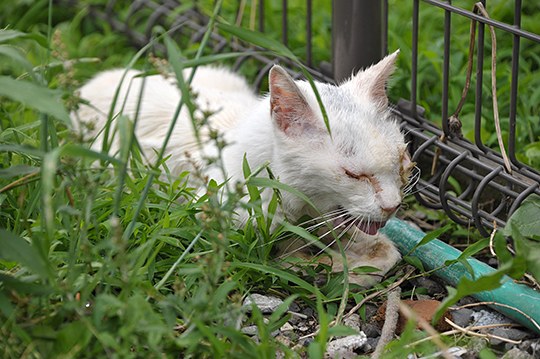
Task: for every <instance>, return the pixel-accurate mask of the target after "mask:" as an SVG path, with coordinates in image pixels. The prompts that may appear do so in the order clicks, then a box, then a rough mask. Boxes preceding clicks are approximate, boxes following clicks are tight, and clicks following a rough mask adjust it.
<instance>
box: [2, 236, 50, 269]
mask: <svg viewBox="0 0 540 359" xmlns="http://www.w3.org/2000/svg"><path fill="white" fill-rule="evenodd" d="M0 258H2V259H6V260H9V261H14V262H17V263H19V264H21V265H22V266H24V267H27V268H28V269H30V270H31V271H32V272H33V273H34V274H37V275H39V276H40V277H44V278H46V277H49V276H50V275H51V273H52V272H51V269H50V267H49V263H47V262H46V261H45V260H44V259H43V258H42V257H41V255H40V254H39V252H38V251H37V250H36V248H34V247H33V246H32V245H30V244H29V243H28V242H27V241H26V240H24V239H23V238H21V237H19V236H17V235H15V234H13V233H11V232H8V231H6V230H5V229H0Z"/></svg>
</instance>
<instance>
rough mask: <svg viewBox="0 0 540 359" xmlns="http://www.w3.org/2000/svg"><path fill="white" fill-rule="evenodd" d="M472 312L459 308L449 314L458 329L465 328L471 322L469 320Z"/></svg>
mask: <svg viewBox="0 0 540 359" xmlns="http://www.w3.org/2000/svg"><path fill="white" fill-rule="evenodd" d="M473 313H474V311H473V310H472V309H469V308H461V309H457V310H454V311H452V312H451V313H450V314H451V315H452V321H453V322H454V323H456V324H457V325H459V326H460V327H466V326H468V325H469V323H470V322H471V318H472V315H473Z"/></svg>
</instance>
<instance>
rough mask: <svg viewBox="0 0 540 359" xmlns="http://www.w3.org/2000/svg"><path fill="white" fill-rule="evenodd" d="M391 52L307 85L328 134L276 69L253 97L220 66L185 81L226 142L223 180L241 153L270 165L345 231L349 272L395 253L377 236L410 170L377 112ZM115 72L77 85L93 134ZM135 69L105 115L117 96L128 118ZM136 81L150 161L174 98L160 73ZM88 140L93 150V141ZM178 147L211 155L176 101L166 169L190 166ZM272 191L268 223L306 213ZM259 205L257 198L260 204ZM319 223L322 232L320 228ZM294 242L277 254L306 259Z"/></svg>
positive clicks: (362, 280)
mask: <svg viewBox="0 0 540 359" xmlns="http://www.w3.org/2000/svg"><path fill="white" fill-rule="evenodd" d="M396 55H397V52H396V53H394V54H392V55H389V56H388V57H386V58H385V59H383V60H382V61H381V62H379V63H378V64H377V65H375V66H372V67H371V68H370V69H368V70H365V71H364V72H361V73H359V74H358V75H356V76H354V77H353V78H351V80H349V81H348V82H346V83H344V84H342V85H341V86H339V87H336V86H333V85H328V84H322V83H317V89H318V92H319V93H320V95H321V99H322V102H323V104H324V106H325V109H326V111H327V113H328V118H329V123H330V128H331V136H330V135H329V133H328V131H327V129H326V126H325V124H324V121H323V116H322V112H321V110H320V107H319V105H318V103H317V101H316V97H315V95H314V93H313V90H312V89H311V87H310V85H309V84H308V83H307V82H304V81H293V80H292V79H291V78H290V77H289V76H288V75H287V74H286V73H285V72H284V70H283V69H281V68H279V67H274V68H273V69H272V70H271V72H270V77H269V83H270V95H269V96H267V97H264V98H259V97H257V96H256V95H255V94H254V92H253V91H252V90H251V89H250V87H249V85H248V84H247V83H246V81H245V80H244V79H243V78H241V77H240V76H238V75H236V74H234V73H232V72H230V71H228V70H225V69H220V68H211V67H203V68H200V69H198V70H197V71H196V74H195V77H194V79H193V82H192V84H191V87H192V89H193V91H194V92H195V93H196V94H197V96H196V104H197V108H198V109H200V110H201V111H203V112H204V111H207V112H210V113H213V115H211V116H210V117H209V123H210V126H211V127H212V128H214V129H216V130H218V131H220V132H222V133H223V134H224V137H225V139H226V141H227V142H228V143H229V145H228V146H226V147H225V149H224V151H223V164H224V168H225V170H226V176H227V178H229V179H230V180H231V181H232V182H236V181H241V180H243V172H242V159H243V157H244V154H245V155H246V156H247V159H248V162H249V164H250V166H251V168H257V167H258V166H260V165H263V164H264V163H267V162H268V163H270V168H271V169H272V172H273V173H274V174H275V176H276V177H277V178H279V180H280V181H281V182H283V183H286V184H287V185H289V186H291V187H294V188H295V189H297V190H299V191H301V192H302V193H304V194H305V195H307V196H308V197H309V198H310V199H311V201H312V202H313V203H314V204H315V205H316V206H317V208H318V210H319V211H320V213H323V214H326V215H325V216H322V217H320V219H319V221H320V222H324V221H326V222H328V223H330V224H331V225H333V226H334V228H335V231H334V232H335V233H337V234H338V235H343V233H344V232H347V236H342V238H347V239H345V240H344V243H347V244H348V246H347V251H346V253H347V259H348V262H349V268H350V269H352V268H354V267H358V266H364V265H369V266H374V267H377V268H379V269H381V272H383V273H385V272H386V271H388V269H389V268H391V267H392V266H393V265H394V264H395V263H396V262H397V261H398V260H399V257H400V256H399V253H398V252H397V250H396V249H395V247H394V246H393V245H392V244H391V243H390V242H389V241H388V239H386V238H385V237H384V236H383V235H381V234H378V233H377V232H378V229H379V228H380V227H381V226H383V225H384V223H385V221H386V220H387V219H388V218H389V217H390V216H391V215H392V214H393V213H394V212H395V211H396V209H397V207H398V206H399V204H400V202H401V199H402V188H403V186H404V185H405V184H406V182H407V176H408V172H409V169H410V166H411V163H410V160H409V157H408V155H407V153H406V146H405V142H404V139H403V135H402V134H401V132H400V130H399V127H398V125H397V124H396V123H395V121H394V120H392V119H391V118H390V113H389V111H388V109H387V98H386V94H385V84H386V80H387V78H388V76H389V75H390V74H391V72H392V71H393V65H394V61H395V57H396ZM122 72H123V71H121V70H114V71H111V72H106V73H103V74H101V75H99V76H98V77H96V78H95V79H93V80H91V81H90V82H89V83H88V84H87V85H85V86H84V87H83V88H82V89H81V97H82V98H83V99H85V100H88V101H89V102H90V103H91V104H92V105H93V106H95V108H91V107H89V106H82V107H81V109H80V110H79V111H78V113H77V116H76V118H78V120H79V121H83V122H94V124H95V129H96V132H95V133H97V131H99V130H101V129H102V128H103V127H104V125H105V123H106V118H107V113H108V111H109V109H110V107H111V103H112V98H113V97H114V92H115V90H116V87H117V85H118V83H119V82H120V78H121V76H122ZM135 74H136V73H135V72H133V71H130V72H129V73H128V76H127V81H125V84H126V85H125V86H123V87H122V90H121V91H120V94H119V96H118V98H119V101H118V104H117V106H116V108H115V112H114V113H116V112H119V110H120V108H121V103H122V102H124V101H125V106H124V108H123V114H124V115H127V116H129V117H131V118H133V117H134V114H135V110H136V108H137V102H138V97H139V90H140V86H141V83H142V79H141V78H133V79H132V80H131V81H132V84H131V89H130V91H129V95H127V97H126V89H127V84H129V83H130V79H131V78H132V77H133V76H134V75H135ZM145 82H146V84H145V88H144V95H143V97H142V102H141V108H140V112H139V120H138V124H137V127H136V135H137V139H138V141H139V143H140V144H141V147H142V149H143V151H144V153H145V155H146V156H147V157H148V158H149V160H150V161H151V162H153V160H154V159H155V157H156V156H155V153H156V152H157V151H159V149H160V148H161V145H162V143H163V140H164V138H165V134H166V132H167V128H168V126H169V124H170V121H171V119H172V118H173V115H174V112H175V109H176V107H177V105H178V102H179V101H180V95H179V91H178V88H177V86H176V85H175V84H174V83H173V82H172V81H171V80H166V79H164V78H163V77H161V76H152V77H148V78H146V80H145ZM96 109H98V111H96ZM199 115H200V113H199ZM95 133H94V134H95ZM202 136H203V142H205V139H206V137H207V136H208V133H207V132H205V131H203V132H202ZM117 137H118V136H117ZM209 143H211V141H210V142H209ZM94 146H95V147H97V148H100V146H101V138H100V137H98V140H97V141H96V142H95V144H94ZM115 148H117V142H113V147H112V151H114V150H115ZM186 152H189V153H190V161H191V162H193V161H194V162H196V163H198V164H200V165H203V162H204V161H203V153H204V154H206V155H215V154H216V153H217V149H216V148H215V147H213V145H212V144H208V145H205V147H204V148H203V149H202V150H201V149H200V148H199V147H198V146H197V141H196V139H195V136H194V134H193V130H192V122H191V119H190V116H189V114H188V112H187V110H186V109H185V106H184V110H183V111H182V113H181V114H180V117H179V120H178V123H177V125H176V128H175V130H174V132H173V135H172V137H171V139H170V141H169V145H168V148H167V151H166V156H169V155H170V158H169V160H168V161H167V165H168V167H169V168H170V170H171V172H172V173H173V174H174V175H178V174H180V173H181V172H182V171H185V170H190V169H191V168H190V165H189V163H190V161H187V160H186ZM207 174H208V175H209V176H210V177H212V178H215V179H216V180H218V182H220V181H223V180H225V178H223V174H222V172H221V171H220V170H218V169H217V168H215V167H209V168H208V169H207ZM265 193H266V196H267V197H264V198H263V201H268V200H269V197H270V191H265ZM282 196H283V205H282V207H281V209H280V210H278V212H277V216H278V219H281V218H284V217H287V218H288V219H290V220H292V221H294V220H297V219H299V218H300V217H302V216H303V215H306V214H308V215H315V214H316V213H315V212H314V211H313V210H312V209H311V208H310V207H309V206H308V205H307V204H306V203H305V202H304V201H303V200H301V199H300V198H299V197H298V196H296V195H294V194H291V193H288V192H286V191H284V192H283V193H282ZM266 207H267V203H265V204H263V208H266ZM240 220H241V221H242V220H245V218H241V219H240ZM321 228H325V230H324V231H327V228H328V227H327V226H326V227H325V226H322V227H321ZM326 237H329V235H327V236H326ZM351 238H352V239H353V240H351ZM323 240H324V239H323ZM326 241H328V240H327V239H326ZM330 243H332V241H330ZM303 247H304V246H303V245H302V244H300V242H299V241H292V242H288V243H284V244H283V245H282V250H283V251H286V252H288V253H297V252H298V253H303V254H302V255H306V253H305V252H303V251H302V250H299V249H300V248H303ZM324 260H328V257H326V259H324ZM332 260H333V264H332V265H333V269H334V270H336V271H339V270H342V268H343V266H342V263H341V259H340V255H339V254H338V255H334V256H332ZM351 280H352V281H353V282H356V283H359V284H368V283H370V282H372V280H370V279H369V278H367V277H365V276H364V277H355V276H354V275H353V276H351Z"/></svg>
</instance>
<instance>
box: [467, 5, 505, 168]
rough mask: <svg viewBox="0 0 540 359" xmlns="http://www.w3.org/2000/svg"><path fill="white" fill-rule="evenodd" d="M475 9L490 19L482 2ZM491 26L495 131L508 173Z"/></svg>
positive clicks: (491, 28) (495, 49)
mask: <svg viewBox="0 0 540 359" xmlns="http://www.w3.org/2000/svg"><path fill="white" fill-rule="evenodd" d="M474 8H475V10H478V11H479V12H480V13H481V14H482V15H483V16H484V17H485V18H486V19H489V14H488V12H487V11H486V9H485V8H484V5H482V3H481V2H477V3H476V4H474ZM488 26H489V32H490V34H491V94H492V96H493V118H494V120H495V131H496V132H497V140H498V141H499V147H500V150H501V155H502V158H503V160H504V166H505V169H506V171H507V172H508V173H510V174H511V173H512V166H511V165H510V160H509V159H508V156H507V155H506V150H505V148H504V142H503V139H502V132H501V122H500V120H499V105H498V102H497V61H496V60H497V37H496V36H495V29H493V26H492V25H488Z"/></svg>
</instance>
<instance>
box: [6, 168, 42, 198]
mask: <svg viewBox="0 0 540 359" xmlns="http://www.w3.org/2000/svg"><path fill="white" fill-rule="evenodd" d="M40 172H41V171H40V170H38V171H35V172H32V173H29V174H27V175H26V176H22V177H21V178H19V179H18V180H15V181H13V182H11V183H10V184H8V185H6V186H4V187H2V188H1V189H0V193H3V192H6V191H9V190H10V189H12V188H15V187H17V186H19V185H21V184H24V183H25V181H26V180H28V179H30V178H32V177H34V176H36V175H38V174H39V173H40Z"/></svg>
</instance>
